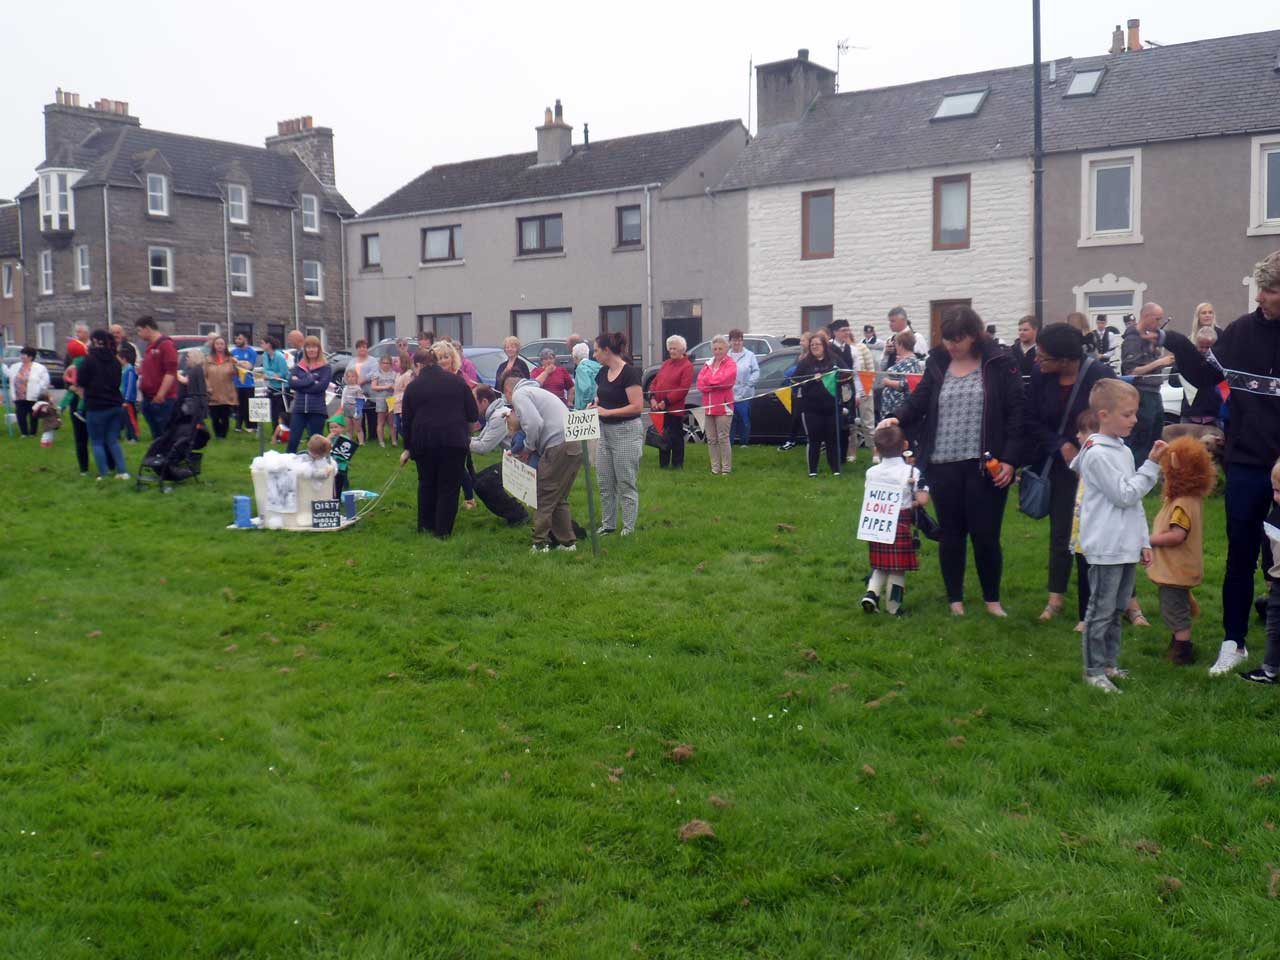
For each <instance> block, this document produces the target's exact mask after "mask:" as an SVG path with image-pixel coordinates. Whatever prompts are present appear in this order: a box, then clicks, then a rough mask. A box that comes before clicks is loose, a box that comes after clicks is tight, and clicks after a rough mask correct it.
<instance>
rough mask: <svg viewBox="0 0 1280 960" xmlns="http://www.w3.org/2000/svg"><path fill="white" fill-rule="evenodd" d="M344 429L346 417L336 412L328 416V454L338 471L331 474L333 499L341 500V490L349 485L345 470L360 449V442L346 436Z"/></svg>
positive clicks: (345, 428) (348, 487)
mask: <svg viewBox="0 0 1280 960" xmlns="http://www.w3.org/2000/svg"><path fill="white" fill-rule="evenodd" d="M346 430H347V418H346V417H345V416H343V415H342V414H341V413H336V414H334V415H333V416H332V417H330V418H329V443H330V445H331V447H332V450H331V452H330V455H331V456H332V457H333V462H334V463H335V464H337V467H338V472H337V473H335V474H334V475H333V499H335V500H341V499H342V491H343V490H348V489H350V487H351V481H350V479H348V476H347V471H348V469H349V468H350V466H351V458H352V457H354V456H355V455H356V451H357V450H358V449H360V444H358V443H357V442H356V441H355V440H354V439H353V438H352V437H350V436H348V435H347V432H346Z"/></svg>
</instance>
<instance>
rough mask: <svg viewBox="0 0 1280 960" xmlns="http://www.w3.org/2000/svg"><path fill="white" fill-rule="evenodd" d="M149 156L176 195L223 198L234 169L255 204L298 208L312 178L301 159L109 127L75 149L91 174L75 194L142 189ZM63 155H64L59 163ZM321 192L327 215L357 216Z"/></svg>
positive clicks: (331, 193) (329, 192)
mask: <svg viewBox="0 0 1280 960" xmlns="http://www.w3.org/2000/svg"><path fill="white" fill-rule="evenodd" d="M151 151H154V152H155V154H158V155H159V156H160V157H163V158H164V160H165V161H166V162H167V163H168V165H169V167H170V168H171V169H170V175H171V176H172V185H171V189H172V190H173V192H174V193H181V194H188V195H192V196H199V197H211V198H217V197H220V196H221V193H220V192H219V190H218V184H219V182H222V181H223V179H224V178H225V176H226V174H227V171H228V169H229V168H231V167H232V165H238V166H239V168H240V169H241V170H242V171H243V172H244V174H245V175H246V176H247V177H248V179H249V185H250V193H251V197H252V200H253V202H254V203H268V204H276V205H279V206H286V207H296V206H297V205H298V200H297V196H296V194H297V192H298V187H299V185H300V184H301V183H303V182H304V181H309V180H311V174H310V172H309V171H308V170H307V168H306V166H305V165H304V164H303V163H302V161H301V160H299V159H298V158H297V157H295V156H292V155H287V154H282V153H276V152H275V151H273V150H268V149H266V148H265V147H251V146H248V145H246V144H241V143H228V142H226V141H224V140H207V139H205V138H204V137H192V136H188V135H186V134H180V133H165V132H164V131H162V130H148V129H146V128H145V127H135V126H124V127H121V126H116V125H114V124H111V125H108V126H107V127H106V128H105V129H102V130H99V131H98V132H97V133H94V134H93V135H91V136H89V137H87V138H86V139H85V140H83V141H82V142H81V143H80V144H78V145H77V146H76V147H75V148H74V151H73V153H74V155H75V156H76V157H78V158H79V159H80V162H81V163H83V164H84V165H86V166H87V168H88V169H87V172H86V173H85V174H84V176H82V177H81V178H80V179H79V180H78V181H77V182H76V188H77V189H79V188H80V187H85V186H95V185H99V184H104V183H108V184H111V185H112V186H122V187H140V186H142V184H143V183H144V180H143V179H142V178H141V176H140V169H141V168H140V163H141V162H142V161H143V160H144V159H145V157H146V156H147V155H149V154H150V152H151ZM65 154H66V151H65V150H64V151H62V152H61V153H60V154H59V157H60V158H61V157H63V156H65ZM50 159H52V158H50ZM60 162H61V161H60ZM321 189H322V203H321V205H322V206H323V207H324V209H326V210H329V211H331V212H339V213H341V214H342V215H343V216H344V217H349V216H353V215H354V214H355V209H354V208H353V207H352V206H351V205H350V204H349V203H347V201H346V199H345V198H344V197H343V196H342V194H341V193H339V192H338V191H337V190H335V189H330V188H328V187H323V185H322V187H321ZM34 193H35V184H34V183H33V184H32V185H31V186H29V187H27V189H26V190H24V191H23V192H22V196H24V197H25V196H30V195H33V194H34Z"/></svg>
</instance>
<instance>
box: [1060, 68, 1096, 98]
mask: <svg viewBox="0 0 1280 960" xmlns="http://www.w3.org/2000/svg"><path fill="white" fill-rule="evenodd" d="M1104 72H1105V71H1102V70H1080V71H1077V72H1076V75H1075V76H1074V77H1072V78H1071V83H1069V84H1068V85H1067V92H1066V93H1064V94H1063V96H1064V97H1092V96H1093V95H1094V94H1095V93H1097V92H1098V84H1100V83H1102V74H1103V73H1104Z"/></svg>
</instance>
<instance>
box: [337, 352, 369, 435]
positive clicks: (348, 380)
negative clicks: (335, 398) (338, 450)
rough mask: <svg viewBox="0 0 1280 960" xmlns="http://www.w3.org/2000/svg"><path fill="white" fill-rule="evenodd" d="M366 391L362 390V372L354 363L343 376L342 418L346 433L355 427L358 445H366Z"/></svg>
mask: <svg viewBox="0 0 1280 960" xmlns="http://www.w3.org/2000/svg"><path fill="white" fill-rule="evenodd" d="M364 404H365V397H364V391H363V390H361V389H360V370H359V368H357V367H356V365H355V364H354V363H353V364H351V365H350V366H349V367H347V371H346V373H344V374H343V375H342V416H343V419H345V420H346V422H347V426H346V432H347V433H350V432H351V428H352V424H354V425H355V432H356V433H355V436H356V443H364Z"/></svg>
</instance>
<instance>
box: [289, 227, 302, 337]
mask: <svg viewBox="0 0 1280 960" xmlns="http://www.w3.org/2000/svg"><path fill="white" fill-rule="evenodd" d="M296 220H297V218H296V217H295V216H294V211H293V210H290V211H289V257H290V260H291V261H292V266H293V329H295V330H298V331H301V330H302V326H301V324H300V323H299V322H298V227H297V222H296Z"/></svg>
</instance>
